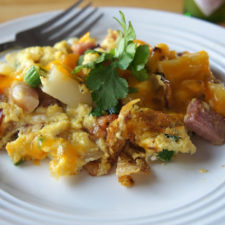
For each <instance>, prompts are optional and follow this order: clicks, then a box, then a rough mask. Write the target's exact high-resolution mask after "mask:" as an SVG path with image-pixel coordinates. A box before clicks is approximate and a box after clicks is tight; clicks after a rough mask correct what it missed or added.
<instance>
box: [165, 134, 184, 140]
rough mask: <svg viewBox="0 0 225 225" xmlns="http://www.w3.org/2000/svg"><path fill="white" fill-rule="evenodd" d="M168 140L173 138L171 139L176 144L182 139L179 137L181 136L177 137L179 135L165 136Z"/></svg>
mask: <svg viewBox="0 0 225 225" xmlns="http://www.w3.org/2000/svg"><path fill="white" fill-rule="evenodd" d="M164 135H165V136H166V137H167V138H171V139H173V140H174V141H175V142H178V141H179V139H180V138H181V137H179V136H177V135H171V134H164Z"/></svg>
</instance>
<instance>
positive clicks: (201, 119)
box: [184, 99, 225, 145]
mask: <svg viewBox="0 0 225 225" xmlns="http://www.w3.org/2000/svg"><path fill="white" fill-rule="evenodd" d="M184 123H185V125H186V127H187V128H188V129H189V130H191V131H194V132H195V133H196V134H197V135H199V136H200V137H202V138H204V139H205V140H208V141H209V142H211V143H212V144H215V145H220V144H223V142H224V140H225V118H224V117H222V116H221V115H219V114H218V113H216V112H215V111H214V110H212V109H211V108H210V106H209V105H208V104H207V103H206V102H204V101H202V100H200V99H192V101H191V102H190V103H189V105H188V107H187V112H186V115H185V118H184Z"/></svg>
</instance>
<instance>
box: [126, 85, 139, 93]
mask: <svg viewBox="0 0 225 225" xmlns="http://www.w3.org/2000/svg"><path fill="white" fill-rule="evenodd" d="M137 92H138V89H137V88H135V87H129V88H128V93H129V94H134V93H137Z"/></svg>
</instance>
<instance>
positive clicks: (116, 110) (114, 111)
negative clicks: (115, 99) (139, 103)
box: [107, 103, 122, 114]
mask: <svg viewBox="0 0 225 225" xmlns="http://www.w3.org/2000/svg"><path fill="white" fill-rule="evenodd" d="M121 107H122V106H121V104H120V103H118V104H117V105H116V106H114V107H112V108H111V109H108V110H107V112H108V113H109V114H119V113H120V110H121Z"/></svg>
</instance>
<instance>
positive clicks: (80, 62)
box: [77, 55, 84, 66]
mask: <svg viewBox="0 0 225 225" xmlns="http://www.w3.org/2000/svg"><path fill="white" fill-rule="evenodd" d="M83 61H84V55H80V56H79V58H78V61H77V65H78V66H80V65H82V63H83Z"/></svg>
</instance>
